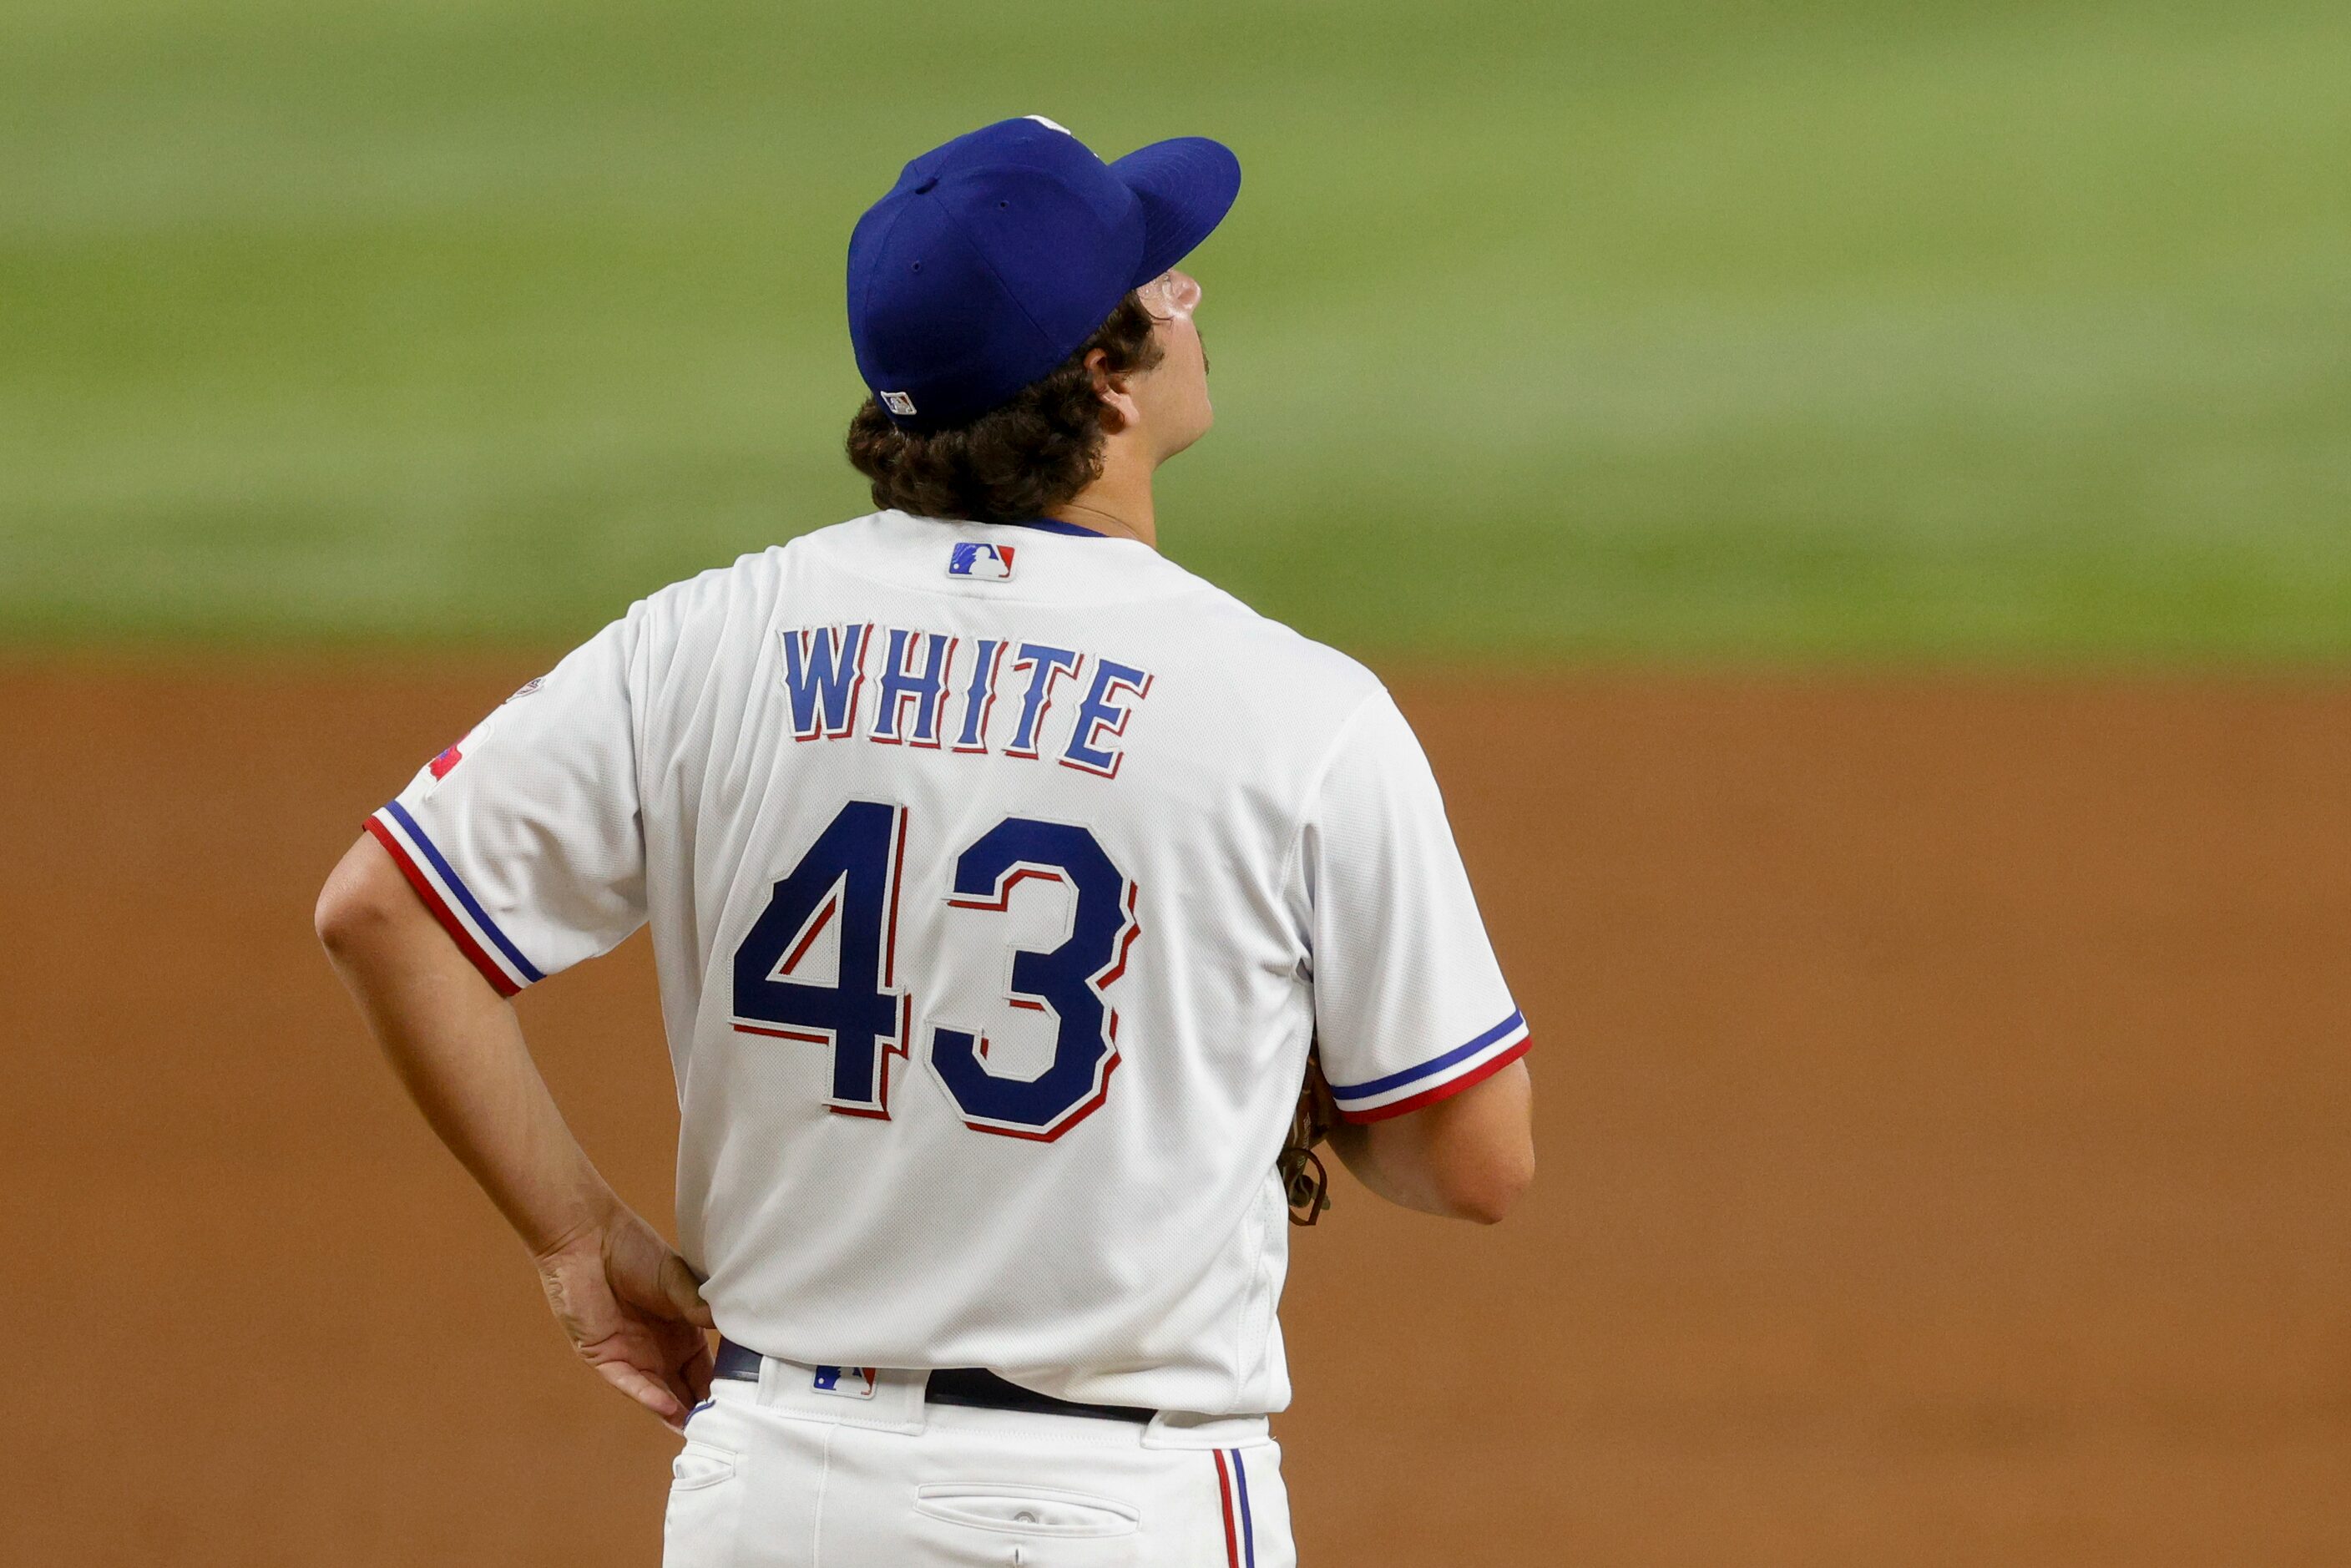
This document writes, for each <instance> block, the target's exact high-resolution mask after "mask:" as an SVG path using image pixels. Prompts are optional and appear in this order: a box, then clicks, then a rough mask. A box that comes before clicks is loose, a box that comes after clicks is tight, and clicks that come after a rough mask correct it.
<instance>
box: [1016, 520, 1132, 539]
mask: <svg viewBox="0 0 2351 1568" xmlns="http://www.w3.org/2000/svg"><path fill="white" fill-rule="evenodd" d="M1005 526H1006V527H1007V528H1039V529H1042V530H1043V531H1044V532H1046V533H1049V534H1073V535H1075V536H1076V537H1078V538H1081V539H1106V538H1110V536H1109V535H1108V534H1106V533H1103V532H1102V530H1101V529H1099V528H1080V527H1079V526H1078V525H1077V524H1075V523H1065V522H1063V521H1061V518H1059V517H1030V518H1029V519H1027V520H1026V521H1024V522H1018V523H1008V524H1006V525H1005Z"/></svg>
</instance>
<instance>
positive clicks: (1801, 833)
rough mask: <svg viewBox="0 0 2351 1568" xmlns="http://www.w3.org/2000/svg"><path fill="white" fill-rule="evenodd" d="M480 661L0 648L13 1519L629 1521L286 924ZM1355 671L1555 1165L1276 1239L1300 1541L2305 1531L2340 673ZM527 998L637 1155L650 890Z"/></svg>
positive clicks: (2052, 1549)
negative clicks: (453, 668)
mask: <svg viewBox="0 0 2351 1568" xmlns="http://www.w3.org/2000/svg"><path fill="white" fill-rule="evenodd" d="M530 673H532V672H531V671H530V669H529V668H528V661H516V662H505V663H497V664H492V665H487V666H485V667H480V668H475V669H470V670H465V671H458V672H446V671H444V672H442V673H440V674H434V675H431V676H429V677H423V678H416V677H410V678H402V677H400V676H398V675H396V674H381V673H377V674H370V673H365V672H358V673H354V672H349V671H346V672H340V673H336V672H326V673H319V674H309V675H307V676H288V675H287V674H284V673H282V672H261V671H256V672H252V673H239V672H235V671H229V672H217V671H216V672H214V673H211V674H204V675H180V676H172V675H163V674H155V673H152V672H147V673H141V672H136V671H129V672H126V671H122V670H106V669H96V668H75V667H64V666H39V667H35V666H24V665H20V666H18V667H17V668H16V670H15V672H14V673H0V727H5V740H6V744H5V747H0V844H5V850H6V853H5V861H0V1000H5V1017H6V1020H7V1032H6V1045H7V1049H6V1050H5V1052H0V1134H5V1140H6V1141H5V1146H0V1171H5V1177H6V1185H7V1192H8V1202H7V1203H6V1204H5V1207H0V1260H5V1264H0V1270H5V1274H4V1275H0V1277H5V1281H6V1289H5V1298H6V1301H7V1306H8V1311H9V1316H10V1320H11V1322H12V1323H13V1325H14V1332H13V1333H12V1335H11V1339H12V1341H13V1343H15V1344H16V1354H15V1356H14V1357H13V1358H12V1359H13V1365H12V1367H11V1368H10V1371H9V1373H8V1375H7V1377H6V1385H7V1387H8V1394H7V1396H6V1405H7V1409H8V1411H9V1414H10V1416H11V1417H12V1418H11V1419H10V1420H9V1422H8V1423H7V1427H6V1431H5V1436H0V1449H5V1452H0V1459H5V1474H6V1475H7V1477H8V1485H7V1487H6V1494H7V1498H8V1504H7V1506H6V1507H5V1509H0V1561H5V1562H9V1563H74V1564H81V1563H92V1564H95V1563H141V1564H147V1563H172V1564H183V1565H209V1564H216V1563H217V1564H229V1563H235V1564H240V1565H244V1564H256V1563H288V1564H304V1565H310V1564H338V1565H346V1564H347V1565H352V1568H359V1565H375V1564H386V1565H389V1564H413V1563H548V1564H606V1563H613V1564H618V1563H653V1561H655V1559H656V1557H657V1554H658V1542H659V1537H660V1515H661V1503H662V1495H663V1490H664V1485H665V1481H666V1459H667V1455H668V1453H669V1451H670V1449H671V1447H672V1445H671V1442H670V1440H669V1439H668V1438H667V1437H665V1435H664V1433H662V1432H661V1431H660V1430H659V1428H658V1427H655V1426H654V1425H653V1423H652V1422H651V1421H649V1420H646V1419H644V1418H643V1417H641V1416H636V1415H634V1414H633V1413H632V1412H631V1411H630V1410H629V1409H628V1408H627V1407H626V1406H624V1405H623V1404H622V1402H621V1401H620V1400H619V1399H618V1398H616V1397H614V1396H611V1395H610V1394H608V1393H606V1392H605V1391H604V1390H603V1389H602V1388H601V1386H599V1385H596V1384H595V1383H594V1382H593V1380H592V1379H590V1377H589V1376H587V1375H585V1374H584V1373H582V1372H580V1371H579V1370H578V1369H576V1368H575V1367H574V1366H573V1365H572V1364H570V1363H569V1359H568V1353H567V1352H566V1351H565V1350H564V1348H563V1346H562V1344H561V1343H560V1341H559V1337H558V1335H557V1333H556V1332H555V1330H554V1328H553V1326H552V1325H551V1324H550V1323H549V1322H548V1321H547V1315H546V1312H545V1309H544V1308H543V1307H542V1306H541V1304H540V1302H539V1301H538V1294H537V1291H536V1288H535V1286H534V1284H533V1282H532V1280H531V1277H530V1274H529V1272H528V1270H527V1268H525V1267H524V1265H523V1263H522V1261H521V1259H520V1257H519V1254H518V1252H517V1248H516V1247H515V1245H514V1243H513V1242H512V1241H511V1240H510V1239H508V1237H507V1234H506V1232H505V1231H504V1229H503V1228H502V1227H501V1226H500V1224H499V1222H498V1221H497V1220H496V1218H495V1216H494V1215H493V1214H492V1212H491V1210H490V1209H489V1207H488V1206H487V1205H486V1203H485V1202H484V1201H483V1200H482V1199H481V1198H480V1197H478V1196H476V1195H475V1193H474V1192H473V1190H472V1189H471V1187H470V1186H469V1185H468V1184H467V1183H466V1181H465V1178H464V1177H463V1176H462V1175H460V1174H459V1172H458V1171H457V1170H456V1168H455V1166H454V1165H453V1164H452V1163H451V1162H450V1161H449V1160H448V1159H447V1158H446V1157H445V1156H444V1155H442V1154H441V1153H440V1151H439V1149H438V1147H437V1146H436V1145H434V1144H433V1142H432V1141H431V1138H430V1137H429V1135H428V1134H426V1132H425V1131H424V1129H423V1126H422V1124H420V1123H419V1122H418V1121H417V1119H416V1118H415V1117H414V1116H413V1114H412V1113H410V1112H409V1111H408V1109H407V1107H406V1106H405V1104H404V1103H402V1101H401V1099H400V1097H399V1094H398V1092H397V1090H396V1089H395V1087H394V1086H393V1084H392V1080H391V1078H390V1076H389V1075H388V1074H387V1073H386V1072H385V1071H383V1070H382V1069H381V1067H380V1066H379V1064H378V1063H377V1061H375V1059H374V1057H373V1054H372V1052H371V1049H370V1048H369V1047H368V1046H367V1045H366V1043H365V1042H364V1040H363V1039H362V1037H361V1035H360V1030H359V1028H358V1026H357V1023H356V1020H355V1019H354V1018H353V1016H352V1014H351V1011H350V1008H349V1006H348V1004H347V1003H346V1002H345V1000H344V999H343V998H342V997H341V994H340V991H339V990H338V989H337V988H336V987H335V985H334V983H333V981H332V979H331V978H330V977H329V975H328V972H327V969H326V967H325V965H324V964H323V962H322V961H321V960H320V958H319V954H318V952H317V949H316V947H315V945H314V944H313V942H312V939H311V936H310V934H309V929H308V918H309V903H310V898H311V895H312V893H313V891H314V889H315V887H316V885H317V883H318V881H319V877H320V875H321V874H322V873H324V871H325V870H326V868H327V866H328V865H329V864H330V863H331V862H332V861H333V859H334V857H335V856H336V855H337V854H338V853H339V852H340V850H341V849H342V848H343V846H344V845H345V844H346V843H347V842H348V841H350V838H351V837H352V836H353V834H354V833H355V831H357V825H358V822H359V820H360V817H361V815H362V814H363V813H364V812H365V811H366V810H368V809H369V808H371V807H372V806H373V805H375V804H376V803H378V802H379V801H380V800H381V799H382V798H383V797H384V796H385V795H386V794H388V793H389V792H390V791H391V790H392V789H393V788H394V787H396V786H397V784H398V783H399V782H400V781H401V780H402V779H403V778H404V777H405V776H406V773H407V772H408V770H409V769H410V768H413V766H414V765H415V764H416V762H417V761H418V760H419V759H420V758H423V757H426V756H429V755H431V754H432V753H433V752H434V750H435V749H437V748H438V747H440V746H441V745H443V744H444V743H445V742H446V741H448V740H449V739H451V738H452V737H455V735H456V734H457V733H458V732H460V731H462V730H463V729H465V727H466V726H467V725H468V723H469V722H470V721H471V720H472V718H473V717H474V716H475V715H476V714H477V713H478V712H479V711H480V710H481V709H483V708H485V707H486V706H488V705H489V704H491V703H493V702H495V701H496V699H497V698H498V697H500V696H502V695H504V694H505V693H506V692H507V690H508V689H509V688H511V687H512V686H513V685H515V684H516V682H517V679H518V678H520V677H521V676H523V675H525V674H530ZM1400 695H1403V696H1404V698H1405V704H1406V706H1407V707H1408V708H1409V709H1410V711H1411V712H1412V714H1413V716H1414V717H1415V719H1416V722H1417V723H1418V724H1419V725H1420V726H1421V728H1422V731H1423V733H1424V735H1425V736H1426V739H1427V741H1428V743H1429V747H1430V749H1431V751H1432V753H1433V754H1434V755H1435V757H1436V759H1437V769H1438V772H1439V775H1440V777H1442V778H1443V779H1444V780H1445V782H1446V784H1447V791H1448V796H1449V799H1450V800H1451V803H1452V807H1453V811H1454V815H1455V820H1456V822H1457V825H1458V829H1459V831H1460V835H1461V838H1462V841H1463V844H1464V848H1465V850H1466V852H1467V853H1468V858H1469V861H1470V863H1471V867H1472V870H1473V872H1475V873H1477V875H1478V877H1479V884H1480V887H1481V890H1482V893H1483V895H1484V898H1485V902H1486V907H1487V912H1488V915H1489V919H1490V921H1491V924H1492V925H1493V926H1494V929H1495V933H1496V936H1497V939H1498V941H1499V946H1500V947H1501V949H1502V953H1503V957H1504V959H1505V962H1506V964H1507V966H1508V967H1509V969H1510V973H1511V975H1512V977H1513V978H1514V980H1515V982H1516V984H1517V986H1518V988H1519V992H1520V1001H1521V1002H1522V1003H1523V1004H1524V1007H1525V1009H1526V1012H1527V1014H1528V1016H1529V1017H1530V1018H1531V1019H1532V1020H1533V1021H1534V1024H1535V1030H1536V1036H1537V1047H1536V1055H1535V1057H1534V1061H1535V1065H1536V1072H1537V1078H1538V1082H1539V1085H1540V1089H1541V1099H1542V1105H1541V1130H1542V1144H1543V1157H1544V1162H1545V1163H1544V1168H1543V1174H1542V1177H1541V1181H1540V1183H1539V1185H1538V1188H1537V1191H1536V1193H1535V1195H1534V1196H1533V1197H1531V1198H1530V1200H1529V1202H1528V1204H1527V1206H1526V1207H1525V1208H1524V1209H1523V1210H1522V1211H1521V1214H1520V1217H1517V1218H1513V1219H1512V1220H1511V1221H1510V1223H1509V1224H1507V1225H1506V1226H1504V1227H1503V1228H1500V1229H1499V1230H1497V1231H1492V1232H1474V1233H1473V1232H1472V1231H1471V1230H1469V1229H1468V1228H1458V1227H1448V1226H1445V1225H1441V1224H1438V1223H1437V1222H1435V1221H1424V1220H1421V1219H1418V1218H1415V1217H1412V1216H1408V1215H1405V1214H1402V1213H1399V1212H1395V1211H1391V1210H1387V1209H1385V1208H1384V1207H1380V1206H1377V1205H1375V1204H1374V1202H1373V1201H1371V1200H1370V1199H1368V1198H1366V1197H1364V1196H1363V1195H1362V1194H1361V1193H1359V1192H1355V1191H1353V1190H1352V1189H1346V1188H1343V1189H1342V1191H1341V1194H1340V1204H1339V1207H1338V1209H1337V1211H1336V1212H1335V1213H1334V1214H1333V1215H1332V1217H1331V1219H1330V1220H1329V1221H1328V1222H1327V1224H1326V1226H1325V1228H1323V1229H1322V1230H1320V1231H1318V1232H1316V1233H1315V1234H1314V1235H1312V1236H1311V1237H1310V1238H1307V1239H1304V1240H1303V1241H1302V1243H1301V1247H1300V1249H1299V1254H1298V1261H1297V1266H1296V1270H1295V1274H1294V1281H1293V1286H1292V1290H1291V1292H1290V1300H1289V1301H1288V1303H1287V1322H1288V1327H1289V1331H1290V1346H1291V1352H1292V1357H1293V1364H1294V1368H1295V1371H1296V1374H1297V1381H1298V1385H1299V1401H1298V1406H1297V1408H1296V1409H1295V1410H1294V1411H1293V1412H1291V1413H1290V1415H1288V1416H1283V1417H1281V1418H1280V1422H1279V1424H1278V1431H1279V1432H1280V1436H1281V1437H1282V1438H1283V1440H1284V1442H1285V1444H1286V1446H1287V1450H1288V1455H1287V1465H1286V1468H1287V1470H1288V1474H1289V1478H1290V1485H1291V1488H1292V1490H1293V1492H1294V1494H1295V1498H1296V1508H1297V1514H1298V1518H1299V1521H1300V1524H1301V1538H1302V1542H1303V1546H1304V1556H1305V1560H1306V1562H1307V1563H1309V1564H1321V1565H1323V1568H1339V1565H1346V1568H1372V1565H1385V1564H1406V1563H1409V1564H1437V1563H1443V1564H1550V1563H1604V1564H1620V1563H1624V1564H1633V1563H1688V1564H1707V1565H1716V1564H1729V1563H1736V1564H1742V1565H1744V1564H1764V1563H1790V1564H1794V1563H1805V1564H1829V1563H1851V1564H1869V1565H1872V1568H1876V1565H1882V1564H1888V1563H1903V1564H1939V1563H2000V1564H2022V1563H2067V1564H2074V1563H2113V1564H2130V1565H2133V1568H2151V1565H2157V1564H2171V1563H2180V1564H2187V1563H2199V1564H2201V1563H2263V1564H2283V1563H2342V1562H2346V1561H2351V690H2346V689H2342V688H2339V687H2317V686H2309V687H2297V686H2292V685H2229V684H2212V685H2193V684H2189V685H2165V686H2154V685H2097V684H2051V683H2033V682H2027V681H2022V680H2016V681H2006V682H1974V683H1964V682H1953V683H1934V682H1911V683H1909V684H1892V683H1888V684H1870V683H1866V682H1846V683H1843V684H1805V683H1801V682H1793V681H1784V682H1769V681H1761V682H1752V683H1746V682H1739V681H1729V680H1712V681H1709V680H1700V679H1677V680H1665V679H1656V680H1647V679H1635V678H1629V677H1625V678H1617V677H1598V676H1595V677H1590V678H1582V679H1567V680H1562V681H1560V682H1557V683H1553V684H1550V685H1534V684H1521V685H1500V686H1497V685H1493V684H1492V683H1490V682H1488V681H1485V680H1476V681H1471V680H1467V679H1465V680H1461V681H1458V682H1441V681H1428V682H1423V683H1420V684H1405V685H1402V686H1401V687H1400ZM522 1005H523V1008H524V1011H525V1015H526V1019H527V1021H528V1024H529V1025H530V1026H531V1028H532V1030H533V1031H534V1039H535V1040H536V1042H537V1045H538V1051H539V1054H540V1056H541V1059H542V1060H543V1061H544V1062H545V1064H546V1066H547V1069H548V1071H549V1077H550V1078H551V1079H552V1080H554V1082H555V1083H556V1087H557V1091H558V1093H559V1096H560V1097H561V1099H562V1100H563V1103H565V1105H566V1106H567V1107H568V1108H569V1110H570V1111H571V1113H572V1114H573V1117H574V1120H575V1122H576V1123H577V1124H578V1125H579V1126H580V1131H581V1134H582V1135H583V1137H584V1139H585V1141H586V1142H587V1144H588V1145H589V1147H590V1149H591V1150H592V1151H594V1152H595V1153H596V1154H597V1155H599V1157H600V1158H601V1161H602V1162H603V1164H604V1165H605V1166H606V1168H607V1170H608V1171H609V1172H610V1173H611V1175H612V1176H613V1178H614V1180H615V1182H616V1183H617V1185H618V1186H620V1187H621V1188H622V1191H623V1192H625V1193H627V1194H629V1195H631V1196H632V1197H633V1198H634V1199H635V1200H637V1201H638V1202H639V1203H640V1204H641V1205H642V1206H643V1207H645V1208H646V1209H647V1210H648V1212H651V1213H655V1214H664V1213H665V1212H666V1203H665V1195H666V1192H667V1189H668V1177H669V1172H668V1166H669V1160H670V1155H671V1139H672V1137H673V1136H674V1125H673V1123H674V1109H673V1101H672V1099H671V1094H670V1089H669V1084H668V1080H667V1073H666V1066H665V1063H664V1058H663V1054H662V1051H661V1049H660V1047H659V1044H658V1041H657V1036H656V1030H657V1022H656V1016H655V1012H654V1009H653V996H652V984H651V966H650V963H649V961H648V959H647V956H646V954H645V950H644V946H643V940H642V938H639V939H638V940H636V941H633V942H632V943H631V944H630V945H629V946H627V947H625V948H624V949H623V950H622V953H621V954H619V955H617V956H615V957H614V958H613V959H611V960H608V961H607V962H605V963H602V964H599V965H593V966H590V967H587V968H584V969H582V970H580V971H578V972H577V973H575V974H573V975H570V976H567V977H563V978H561V979H559V980H558V981H556V982H554V983H551V984H550V985H549V986H547V987H545V988H542V989H541V991H539V992H535V993H533V994H531V995H530V996H528V997H527V998H525V999H524V1002H523V1004H522Z"/></svg>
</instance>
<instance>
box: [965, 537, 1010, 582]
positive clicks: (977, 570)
mask: <svg viewBox="0 0 2351 1568" xmlns="http://www.w3.org/2000/svg"><path fill="white" fill-rule="evenodd" d="M1015 549H1019V546H1017V545H991V544H982V543H980V542H979V541H977V539H966V540H964V541H963V542H962V543H960V544H957V545H956V546H954V547H953V548H951V549H949V550H948V551H947V575H948V576H949V577H969V578H975V579H977V580H981V581H984V582H1003V581H1006V580H1008V579H1009V578H1010V577H1011V576H1012V552H1013V551H1014V550H1015Z"/></svg>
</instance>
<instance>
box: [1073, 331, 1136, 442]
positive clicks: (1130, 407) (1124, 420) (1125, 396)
mask: <svg viewBox="0 0 2351 1568" xmlns="http://www.w3.org/2000/svg"><path fill="white" fill-rule="evenodd" d="M1086 369H1087V370H1088V371H1090V372H1092V375H1093V378H1094V395H1095V396H1096V397H1098V398H1100V399H1102V428H1103V429H1104V430H1107V431H1109V432H1110V433H1111V434H1113V435H1115V434H1117V433H1118V432H1120V431H1122V430H1132V429H1134V426H1135V424H1136V423H1138V422H1139V421H1140V420H1141V418H1142V415H1143V411H1142V409H1141V408H1139V407H1137V406H1136V404H1135V401H1134V393H1133V392H1130V391H1129V390H1128V389H1127V385H1126V378H1124V377H1123V376H1117V375H1113V374H1112V373H1111V370H1110V356H1109V355H1108V354H1106V353H1104V352H1103V351H1102V350H1100V349H1096V350H1093V351H1092V353H1090V354H1088V355H1087V356H1086Z"/></svg>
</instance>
